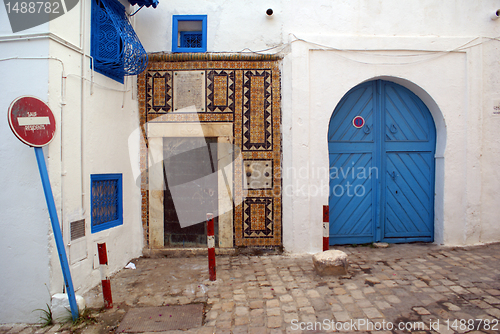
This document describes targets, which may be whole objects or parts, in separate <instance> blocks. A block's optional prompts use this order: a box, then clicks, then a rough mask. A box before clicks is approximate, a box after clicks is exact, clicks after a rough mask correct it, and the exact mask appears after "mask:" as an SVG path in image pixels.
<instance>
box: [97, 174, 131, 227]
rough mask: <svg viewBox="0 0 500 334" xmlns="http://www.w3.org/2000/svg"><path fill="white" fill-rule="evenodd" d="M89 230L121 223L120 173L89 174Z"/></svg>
mask: <svg viewBox="0 0 500 334" xmlns="http://www.w3.org/2000/svg"><path fill="white" fill-rule="evenodd" d="M90 196H91V206H92V207H91V214H92V217H91V221H92V225H91V231H92V233H95V232H99V231H102V230H105V229H108V228H111V227H114V226H118V225H122V224H123V216H122V175H121V174H97V175H91V190H90Z"/></svg>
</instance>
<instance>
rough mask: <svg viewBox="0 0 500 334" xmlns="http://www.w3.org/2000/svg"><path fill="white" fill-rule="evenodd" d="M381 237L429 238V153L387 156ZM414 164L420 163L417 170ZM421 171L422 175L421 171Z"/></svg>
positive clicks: (431, 156)
mask: <svg viewBox="0 0 500 334" xmlns="http://www.w3.org/2000/svg"><path fill="white" fill-rule="evenodd" d="M386 156H387V177H386V192H385V198H386V206H385V207H386V209H385V224H384V237H385V238H397V237H407V236H427V237H429V238H431V237H432V230H433V219H434V215H433V211H434V210H433V201H434V196H433V190H434V189H433V185H432V187H431V179H432V178H431V175H430V173H431V168H430V162H431V161H432V160H433V159H434V157H433V154H432V153H430V152H422V153H409V152H395V153H387V155H386ZM415 161H422V163H420V164H419V166H417V165H416V164H415ZM422 169H423V171H422Z"/></svg>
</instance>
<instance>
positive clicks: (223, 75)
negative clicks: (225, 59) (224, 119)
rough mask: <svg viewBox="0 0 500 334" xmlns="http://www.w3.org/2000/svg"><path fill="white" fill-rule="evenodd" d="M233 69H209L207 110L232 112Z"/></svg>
mask: <svg viewBox="0 0 500 334" xmlns="http://www.w3.org/2000/svg"><path fill="white" fill-rule="evenodd" d="M234 79H235V78H234V71H230V70H211V71H208V74H207V110H208V111H211V112H234V107H235V105H234Z"/></svg>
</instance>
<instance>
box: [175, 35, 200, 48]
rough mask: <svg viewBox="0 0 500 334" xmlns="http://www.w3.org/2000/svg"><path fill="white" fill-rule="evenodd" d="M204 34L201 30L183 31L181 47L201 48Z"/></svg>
mask: <svg viewBox="0 0 500 334" xmlns="http://www.w3.org/2000/svg"><path fill="white" fill-rule="evenodd" d="M202 40H203V34H202V33H201V31H181V43H180V44H181V47H183V48H201V47H202Z"/></svg>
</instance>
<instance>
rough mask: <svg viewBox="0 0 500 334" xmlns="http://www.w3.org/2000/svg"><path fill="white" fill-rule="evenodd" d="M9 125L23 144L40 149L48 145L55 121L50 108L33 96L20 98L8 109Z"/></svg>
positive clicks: (54, 127)
mask: <svg viewBox="0 0 500 334" xmlns="http://www.w3.org/2000/svg"><path fill="white" fill-rule="evenodd" d="M8 117H9V125H10V128H11V130H12V132H14V134H15V135H16V137H17V138H19V140H21V141H22V142H23V143H25V144H27V145H29V146H33V147H42V146H45V145H47V144H48V143H50V141H51V140H52V139H53V138H54V134H55V132H56V120H55V118H54V114H53V113H52V111H51V110H50V108H49V107H48V106H47V105H46V104H45V102H43V101H42V100H40V99H38V98H36V97H33V96H21V97H18V98H17V99H15V100H14V101H12V103H11V104H10V107H9V114H8Z"/></svg>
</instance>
